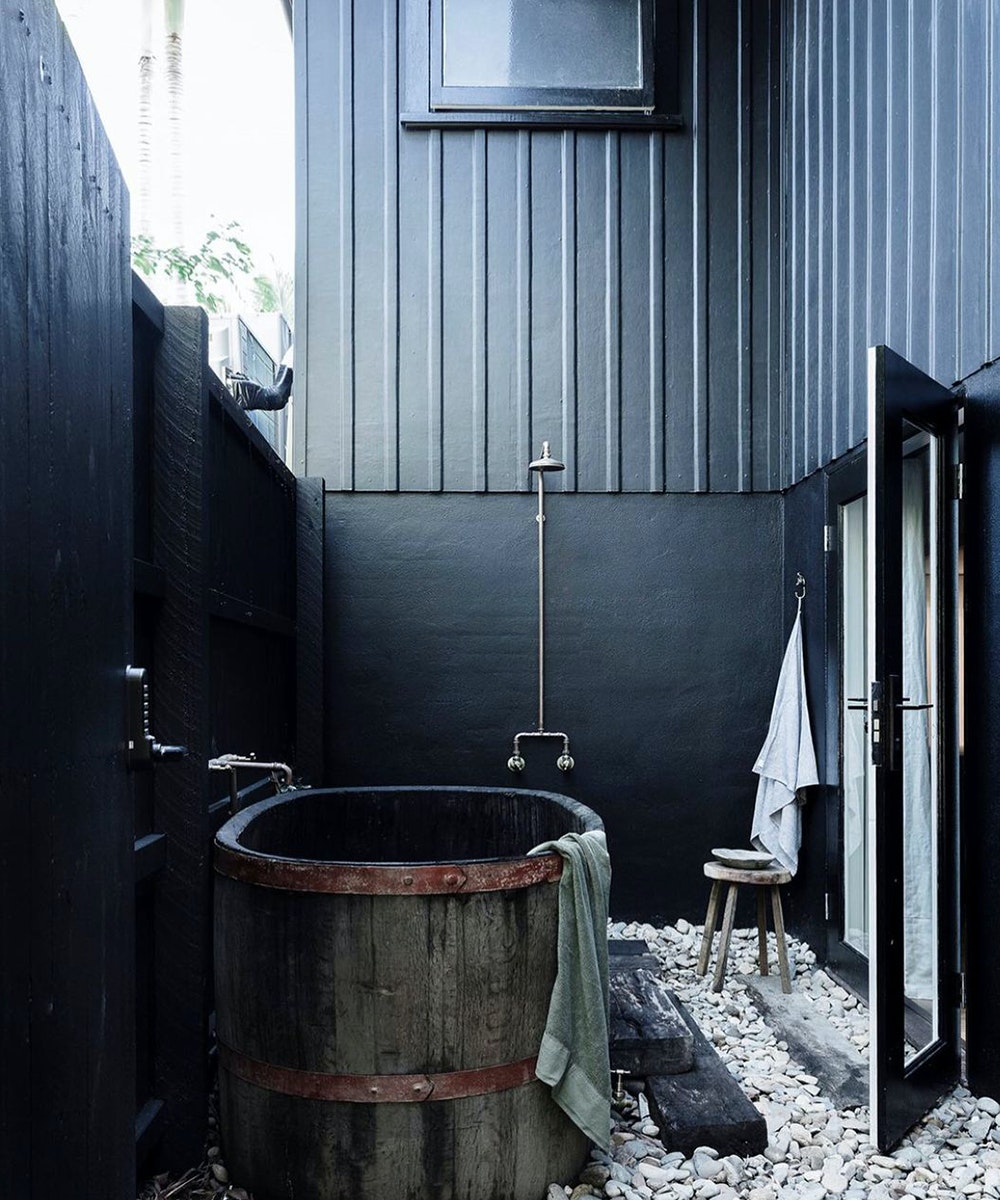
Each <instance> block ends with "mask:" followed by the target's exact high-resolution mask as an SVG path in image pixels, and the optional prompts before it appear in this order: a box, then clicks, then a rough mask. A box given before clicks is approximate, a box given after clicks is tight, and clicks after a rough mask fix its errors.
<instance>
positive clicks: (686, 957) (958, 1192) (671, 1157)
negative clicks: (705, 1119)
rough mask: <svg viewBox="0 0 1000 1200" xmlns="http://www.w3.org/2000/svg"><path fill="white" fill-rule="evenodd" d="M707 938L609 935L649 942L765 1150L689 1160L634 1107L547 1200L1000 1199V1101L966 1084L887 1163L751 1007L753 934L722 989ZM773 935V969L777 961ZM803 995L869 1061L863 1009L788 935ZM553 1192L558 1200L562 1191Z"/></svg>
mask: <svg viewBox="0 0 1000 1200" xmlns="http://www.w3.org/2000/svg"><path fill="white" fill-rule="evenodd" d="M701 935H702V929H701V927H699V926H693V925H690V924H688V922H686V921H678V922H677V924H676V925H674V926H667V927H666V928H664V929H656V928H653V927H652V926H650V925H636V924H630V925H622V924H612V926H611V929H610V936H611V937H625V938H645V940H646V941H647V942H648V943H649V945H650V947H651V948H652V950H653V952H654V953H655V954H656V956H657V958H658V959H659V960H660V962H661V963H662V964H663V974H664V978H665V979H666V980H667V982H668V985H669V986H670V987H671V988H672V989H673V990H674V991H675V992H676V994H677V996H678V997H679V998H680V999H681V1000H682V1001H683V1002H684V1004H686V1005H687V1007H688V1009H689V1010H690V1012H691V1013H692V1015H693V1016H694V1017H695V1019H696V1020H697V1021H698V1023H699V1025H700V1026H701V1028H702V1031H703V1032H704V1033H705V1035H706V1037H708V1038H709V1040H710V1041H711V1042H712V1043H713V1044H714V1045H715V1047H716V1049H717V1050H718V1051H719V1053H720V1054H721V1056H722V1058H723V1060H724V1061H725V1063H726V1065H727V1067H728V1068H729V1070H730V1071H731V1072H732V1074H733V1075H734V1076H735V1077H736V1078H737V1079H738V1080H739V1082H740V1084H741V1085H742V1087H743V1089H744V1091H745V1092H746V1093H747V1095H748V1096H749V1097H750V1099H751V1100H752V1101H753V1102H754V1103H755V1104H756V1105H757V1107H758V1108H759V1109H760V1110H761V1112H762V1113H763V1114H764V1117H765V1119H766V1121H767V1127H768V1142H769V1144H768V1147H767V1150H766V1151H765V1152H764V1154H761V1155H757V1156H755V1157H753V1158H748V1159H742V1158H738V1157H736V1156H732V1157H729V1158H720V1157H719V1155H718V1153H717V1152H716V1151H715V1149H714V1148H713V1147H711V1146H705V1147H702V1148H699V1149H698V1150H696V1151H695V1152H694V1154H693V1156H692V1157H691V1158H689V1159H688V1158H685V1157H684V1155H683V1154H680V1153H670V1152H668V1151H667V1150H665V1149H664V1147H663V1146H662V1144H661V1143H660V1142H659V1141H658V1140H657V1136H656V1135H657V1133H658V1132H659V1131H658V1130H657V1128H656V1126H655V1125H654V1124H653V1123H652V1121H651V1119H650V1118H649V1117H645V1118H643V1117H642V1116H641V1115H640V1113H639V1111H638V1110H637V1106H636V1103H635V1102H634V1101H629V1102H628V1103H626V1104H625V1105H624V1106H622V1107H620V1108H619V1109H617V1110H616V1112H615V1113H614V1114H613V1115H614V1117H615V1131H614V1133H613V1135H612V1142H613V1145H612V1148H611V1153H610V1154H604V1153H602V1152H600V1151H596V1150H595V1151H594V1152H593V1153H592V1155H591V1160H592V1161H591V1163H590V1164H589V1165H588V1166H587V1167H586V1168H585V1170H584V1171H583V1174H582V1175H581V1177H580V1182H579V1184H578V1185H577V1186H576V1187H574V1188H569V1189H566V1188H562V1187H550V1189H549V1196H548V1198H547V1200H565V1198H566V1196H567V1194H569V1195H570V1196H572V1197H573V1200H583V1198H584V1197H587V1196H588V1195H594V1196H601V1195H603V1196H606V1197H622V1198H623V1200H639V1198H640V1197H641V1198H642V1200H650V1197H656V1200H674V1198H676V1200H693V1198H695V1197H697V1200H734V1198H735V1197H741V1198H745V1200H822V1198H823V1197H841V1198H842V1200H890V1198H892V1197H896V1196H915V1197H965V1196H971V1197H975V1196H982V1197H989V1196H1000V1127H998V1125H997V1123H996V1122H997V1117H998V1115H1000V1104H998V1103H997V1102H996V1100H994V1099H992V1098H990V1097H980V1098H978V1099H977V1098H976V1097H974V1096H972V1095H970V1093H969V1092H968V1091H967V1090H966V1089H965V1088H957V1089H955V1091H953V1092H951V1093H950V1094H949V1095H947V1096H945V1097H944V1098H943V1099H942V1100H941V1102H940V1103H939V1104H938V1106H937V1108H935V1109H934V1111H933V1112H931V1113H930V1114H928V1116H927V1117H925V1119H924V1120H923V1121H922V1122H921V1123H920V1125H919V1126H918V1127H917V1128H916V1129H915V1130H913V1132H912V1133H911V1134H910V1135H909V1136H908V1137H907V1138H906V1139H905V1141H904V1143H903V1144H902V1145H901V1146H900V1147H899V1148H898V1149H897V1150H896V1151H895V1152H894V1153H892V1154H890V1155H882V1154H879V1153H878V1151H877V1150H876V1148H875V1147H874V1146H873V1145H872V1144H871V1143H870V1142H869V1140H868V1110H867V1108H855V1109H847V1110H841V1111H838V1110H837V1109H835V1108H834V1106H833V1104H832V1103H831V1102H830V1101H829V1100H827V1099H826V1098H825V1097H824V1096H823V1095H822V1092H821V1088H820V1084H819V1081H818V1080H817V1079H816V1078H815V1076H813V1075H809V1074H806V1073H805V1072H804V1071H803V1070H802V1069H801V1067H799V1066H798V1064H796V1062H795V1061H794V1059H793V1058H792V1057H791V1056H790V1055H789V1053H788V1047H787V1046H786V1045H785V1043H784V1042H782V1041H781V1040H780V1037H779V1036H778V1035H776V1034H775V1032H774V1031H773V1030H772V1029H770V1028H769V1027H768V1026H767V1024H766V1023H765V1022H764V1020H763V1019H762V1018H761V1017H760V1015H759V1014H758V1012H757V1011H756V1009H755V1008H754V1006H753V1004H752V1002H751V999H750V996H749V993H748V992H747V989H746V986H745V984H744V983H743V982H742V981H741V979H740V977H739V976H740V975H741V974H747V975H750V974H753V973H755V971H756V969H757V964H756V955H757V931H756V929H753V930H749V929H746V930H737V931H736V932H735V933H734V935H733V944H732V948H731V950H730V960H729V968H728V971H727V975H726V983H725V987H724V990H723V991H722V992H718V993H716V992H712V991H711V990H710V980H711V975H709V976H707V977H706V978H704V979H702V978H699V977H698V976H696V975H695V973H694V967H695V962H696V959H697V954H698V949H699V947H700V945H701ZM770 937H771V954H772V961H773V957H774V945H773V934H772V935H770ZM789 952H790V956H791V959H792V961H793V963H794V973H795V981H794V986H795V989H796V991H798V992H799V993H800V994H802V995H805V996H806V997H807V998H808V999H809V1000H811V1001H812V1003H814V1004H815V1005H816V1009H817V1011H818V1012H820V1013H823V1014H824V1015H825V1016H826V1017H827V1018H828V1019H829V1020H830V1022H831V1023H832V1024H833V1025H835V1026H836V1027H837V1028H838V1029H839V1030H840V1031H841V1032H842V1033H843V1034H844V1035H845V1036H847V1037H848V1038H849V1039H850V1040H851V1041H852V1042H853V1043H854V1044H855V1045H856V1046H857V1047H858V1049H859V1050H860V1051H861V1052H862V1054H863V1055H864V1056H865V1057H867V1054H868V1010H867V1009H866V1008H865V1007H864V1006H863V1005H861V1004H859V1003H858V1001H857V999H856V998H855V997H854V996H852V995H851V994H850V993H848V992H847V991H846V990H845V989H844V988H842V987H840V986H839V985H838V984H837V983H836V982H835V981H834V980H832V979H831V978H830V977H829V976H828V975H827V974H826V972H825V971H823V970H820V969H817V968H816V966H815V961H816V956H815V955H814V954H813V952H812V951H811V950H810V949H809V947H808V946H806V945H804V944H803V943H801V942H797V941H795V939H793V938H789ZM556 1193H558V1197H557V1195H556Z"/></svg>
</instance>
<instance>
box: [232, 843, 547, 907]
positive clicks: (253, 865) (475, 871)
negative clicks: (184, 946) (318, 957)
mask: <svg viewBox="0 0 1000 1200" xmlns="http://www.w3.org/2000/svg"><path fill="white" fill-rule="evenodd" d="M215 869H216V871H218V873H219V874H220V875H225V876H227V877H228V878H229V879H238V880H240V881H241V882H242V883H253V884H257V885H258V886H259V887H268V888H276V889H278V890H280V891H285V892H325V893H330V894H334V895H352V896H446V895H449V894H452V893H456V892H505V891H510V890H513V889H516V888H526V887H533V886H534V885H535V884H538V883H553V882H555V881H556V880H557V879H559V877H560V876H561V875H562V869H563V860H562V858H561V857H560V856H559V855H558V854H537V855H530V856H528V857H525V858H513V859H506V860H500V861H497V862H480V863H468V862H467V863H430V864H424V865H421V866H407V865H405V864H404V865H395V866H382V865H380V864H372V865H369V864H367V863H366V864H356V863H330V862H303V861H301V860H298V859H288V858H269V857H267V855H263V854H241V853H240V852H239V851H238V850H233V849H231V848H230V847H229V846H223V845H221V844H220V843H218V842H217V843H216V846H215Z"/></svg>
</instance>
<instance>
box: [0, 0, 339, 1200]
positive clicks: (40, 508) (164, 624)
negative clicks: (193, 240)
mask: <svg viewBox="0 0 1000 1200" xmlns="http://www.w3.org/2000/svg"><path fill="white" fill-rule="evenodd" d="M0 80H2V87H0V818H2V825H0V963H2V969H0V1064H2V1069H0V1177H2V1185H0V1192H2V1193H3V1195H5V1196H6V1195H10V1196H11V1197H18V1198H20V1197H25V1198H27V1197H29V1196H30V1197H31V1198H32V1200H49V1198H50V1197H52V1198H55V1197H57V1196H58V1197H62V1196H73V1197H79V1198H80V1200H89V1198H94V1200H129V1198H130V1197H132V1196H134V1195H135V1185H136V1174H137V1170H138V1172H139V1174H140V1175H146V1174H148V1173H150V1172H152V1171H154V1170H161V1169H170V1170H173V1171H181V1170H183V1169H185V1168H186V1167H188V1166H191V1165H193V1164H194V1163H196V1162H197V1161H198V1160H199V1158H200V1155H201V1150H202V1142H203V1138H204V1134H205V1121H206V1115H207V1096H208V1088H209V1081H210V1073H211V1062H210V1051H211V1012H212V996H211V986H210V978H211V972H210V963H211V952H212V948H211V935H210V920H209V917H210V893H211V840H212V834H213V832H214V829H215V827H216V826H217V825H218V824H219V823H220V822H221V820H222V819H223V818H224V816H225V796H226V793H227V782H226V778H225V776H224V775H210V774H209V772H208V770H207V760H208V759H209V758H210V757H212V756H213V755H216V754H219V753H224V752H227V751H234V752H243V753H247V752H251V751H254V752H256V753H257V754H258V756H260V757H267V758H276V759H281V760H284V761H288V762H290V763H291V764H292V765H293V767H294V768H295V771H296V775H297V776H299V777H300V778H304V779H306V780H318V779H320V777H321V775H322V762H321V745H322V738H321V724H322V630H321V620H322V616H321V613H322V605H321V592H322V545H323V543H322V523H323V514H322V506H323V489H322V484H321V482H320V481H311V480H296V479H295V478H294V477H293V476H292V474H291V473H290V472H289V471H288V470H287V469H286V468H285V466H284V465H283V464H282V463H281V462H280V461H279V460H278V459H277V458H276V456H275V455H274V454H273V453H272V452H271V450H270V448H269V447H268V446H267V444H266V442H265V441H264V440H263V438H262V437H261V436H260V435H259V433H258V432H257V431H256V430H255V429H254V428H253V427H252V426H251V425H250V423H249V422H248V421H247V419H246V417H245V415H244V414H243V413H242V411H241V410H240V409H239V408H238V407H237V405H236V404H235V402H234V401H233V400H232V398H231V397H230V396H229V395H228V393H226V391H225V390H224V388H223V387H222V385H221V383H220V382H219V381H218V380H217V379H216V378H215V377H214V376H213V375H212V374H211V372H210V371H209V370H208V367H207V327H206V320H205V316H204V313H202V312H201V311H200V310H198V309H187V308H182V309H171V308H167V309H164V308H163V307H162V306H161V305H160V304H159V303H158V302H157V301H156V300H155V299H154V298H153V296H152V295H151V293H150V292H149V290H148V289H147V288H146V287H145V286H144V285H143V284H142V283H141V282H139V281H134V280H133V277H132V275H131V272H130V269H129V224H128V196H127V193H126V190H125V188H124V185H123V183H122V179H121V176H120V174H119V172H118V168H117V165H116V163H115V160H114V156H113V154H112V152H111V149H110V147H109V145H108V142H107V139H106V137H105V135H104V132H103V129H102V127H101V124H100V121H99V119H98V116H97V114H96V111H95V109H94V107H93V104H92V101H91V99H90V96H89V93H88V91H87V87H86V83H85V81H84V79H83V76H82V74H81V72H80V68H79V64H78V63H77V60H76V57H75V54H74V52H73V49H72V47H71V45H70V43H69V41H68V39H67V37H66V35H65V32H64V31H63V29H62V27H61V24H60V22H59V21H58V18H57V16H56V14H55V9H54V6H53V4H52V3H51V0H13V2H12V0H0ZM129 665H133V666H136V665H138V666H142V667H145V668H146V669H147V671H148V673H149V680H150V688H151V726H152V730H153V732H154V734H155V735H156V737H157V738H158V739H159V741H161V742H167V743H177V744H182V745H185V746H186V747H187V748H188V751H189V753H188V756H187V757H186V758H184V759H182V760H179V761H174V762H160V763H156V764H154V765H153V766H152V768H151V769H149V770H146V771H139V770H133V769H130V768H129V766H128V765H127V753H126V746H127V742H128V739H129V736H130V733H133V732H134V731H131V730H130V729H129V725H128V721H127V711H128V702H127V691H126V668H127V667H128V666H129Z"/></svg>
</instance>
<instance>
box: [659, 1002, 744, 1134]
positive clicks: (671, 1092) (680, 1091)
mask: <svg viewBox="0 0 1000 1200" xmlns="http://www.w3.org/2000/svg"><path fill="white" fill-rule="evenodd" d="M674 1002H675V1003H676V1004H677V1007H678V1009H679V1010H680V1013H681V1015H682V1016H683V1018H684V1020H685V1021H686V1023H687V1026H688V1028H689V1029H690V1030H691V1034H692V1037H693V1039H694V1066H693V1067H692V1069H691V1070H690V1071H688V1072H686V1073H685V1074H683V1075H652V1076H650V1077H649V1078H648V1079H647V1080H646V1095H647V1097H648V1098H649V1105H650V1109H651V1111H652V1114H653V1118H654V1120H655V1121H656V1124H657V1125H659V1127H660V1140H661V1141H662V1142H663V1144H664V1146H666V1148H667V1149H668V1150H681V1151H683V1152H684V1154H686V1155H691V1154H693V1153H694V1151H695V1149H696V1148H697V1147H698V1146H712V1147H714V1149H716V1150H718V1152H719V1154H720V1155H727V1154H739V1155H740V1156H741V1157H747V1156H749V1155H753V1154H761V1153H763V1151H764V1150H765V1149H766V1148H767V1123H766V1122H765V1120H764V1118H763V1116H762V1115H761V1113H760V1112H759V1111H758V1110H757V1109H756V1108H755V1107H754V1106H753V1104H751V1102H750V1100H749V1099H748V1098H747V1096H746V1094H745V1093H744V1092H743V1090H742V1088H741V1087H740V1085H739V1084H738V1083H737V1082H736V1080H735V1079H734V1078H733V1077H732V1075H730V1073H729V1071H728V1069H727V1067H726V1065H725V1063H724V1062H723V1061H722V1059H721V1058H720V1057H719V1055H718V1054H717V1053H716V1051H715V1049H714V1047H713V1046H712V1045H711V1044H710V1043H709V1041H708V1039H707V1038H706V1037H705V1035H704V1034H703V1033H702V1032H701V1030H700V1029H699V1028H698V1025H697V1023H696V1022H695V1020H694V1019H693V1017H692V1016H691V1015H690V1013H689V1012H688V1011H687V1010H686V1009H685V1007H684V1005H683V1004H681V1002H680V1001H679V1000H677V998H676V996H675V997H674Z"/></svg>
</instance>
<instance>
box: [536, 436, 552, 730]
mask: <svg viewBox="0 0 1000 1200" xmlns="http://www.w3.org/2000/svg"><path fill="white" fill-rule="evenodd" d="M548 453H549V443H548V442H542V458H545V457H546V456H547V455H548ZM536 461H537V460H536ZM536 473H537V475H538V516H537V517H535V520H536V521H537V522H538V732H539V733H544V732H545V472H544V471H542V470H538V471H537V472H536Z"/></svg>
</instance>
